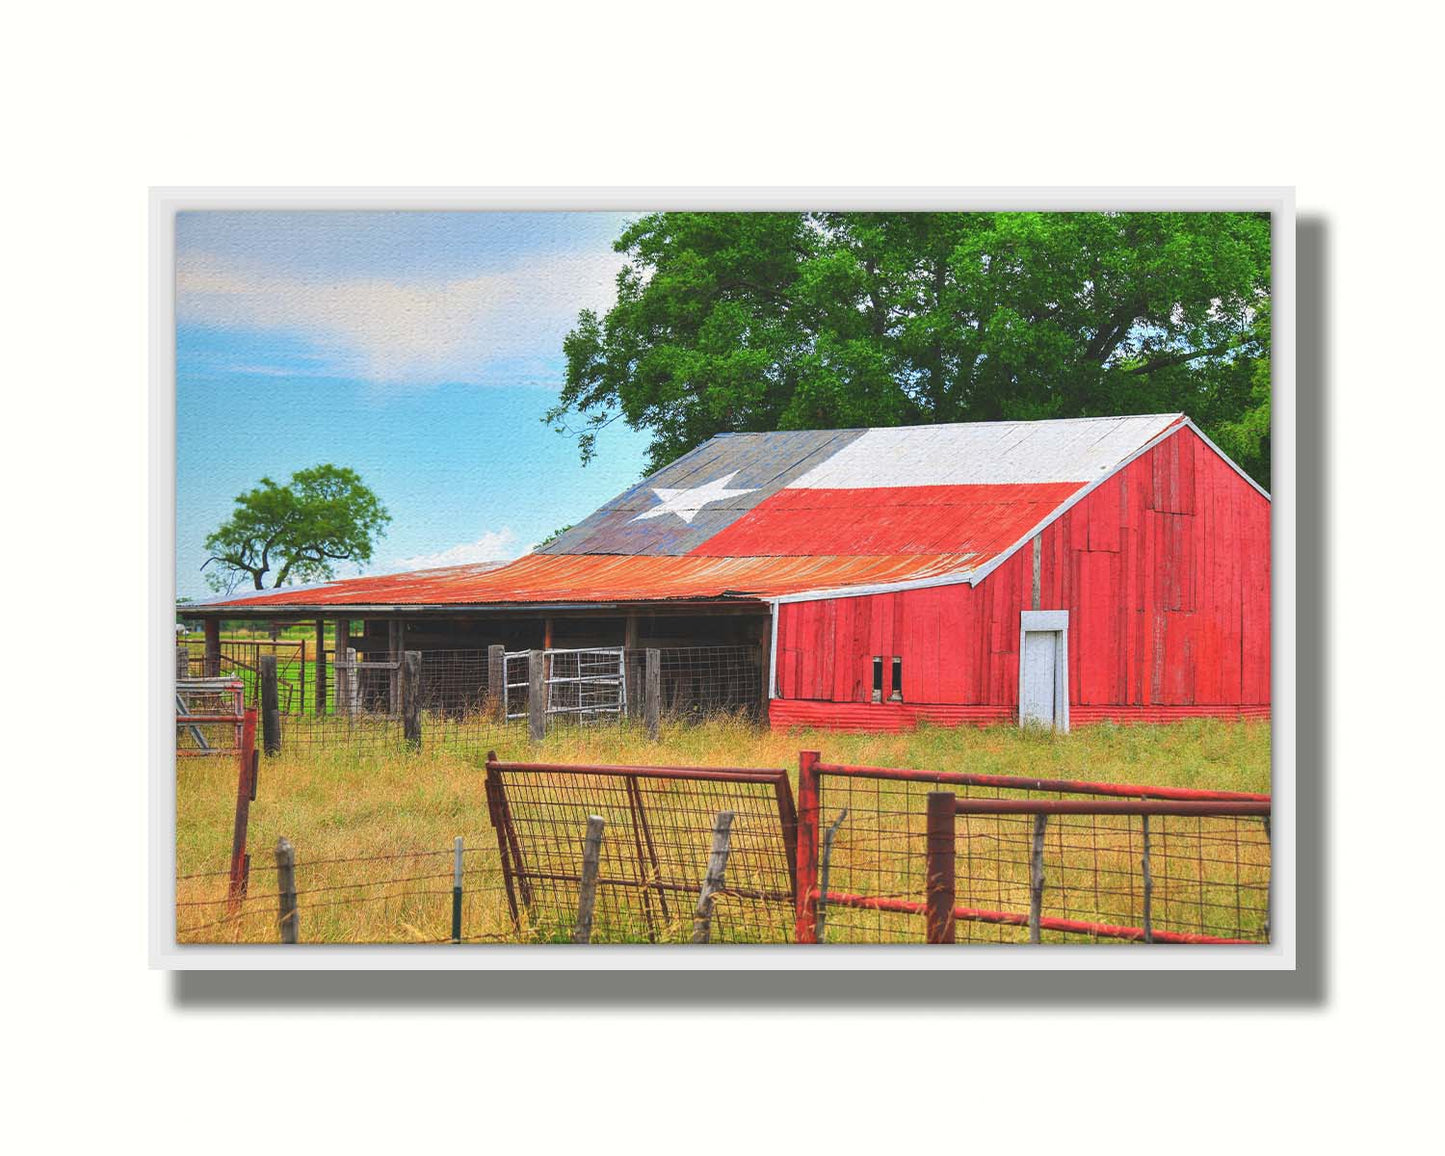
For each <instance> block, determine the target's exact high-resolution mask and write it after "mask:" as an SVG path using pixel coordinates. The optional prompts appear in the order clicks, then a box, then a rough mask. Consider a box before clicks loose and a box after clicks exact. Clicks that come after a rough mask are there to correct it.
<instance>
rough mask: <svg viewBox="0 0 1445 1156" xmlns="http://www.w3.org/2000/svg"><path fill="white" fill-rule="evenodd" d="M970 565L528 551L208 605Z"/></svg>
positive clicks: (784, 585)
mask: <svg viewBox="0 0 1445 1156" xmlns="http://www.w3.org/2000/svg"><path fill="white" fill-rule="evenodd" d="M970 566H971V559H969V558H968V557H966V556H960V555H948V554H890V555H883V556H869V557H781V558H756V557H747V558H709V557H701V556H698V555H685V556H683V557H680V558H675V557H666V556H660V555H651V554H634V555H617V554H528V555H526V556H525V557H523V558H518V559H517V560H516V561H515V562H511V563H508V564H507V565H506V566H502V567H499V568H493V569H483V568H481V567H475V566H451V567H447V568H446V569H441V570H415V571H411V572H409V573H406V574H386V575H380V576H377V577H372V578H351V579H347V580H345V581H340V582H332V583H329V584H327V585H325V586H317V587H312V588H310V589H306V590H284V589H283V590H278V591H276V592H275V593H273V594H262V595H253V596H251V597H248V598H243V599H237V600H235V601H234V602H232V603H208V604H206V605H207V607H214V606H217V605H221V606H225V605H234V606H236V607H237V608H238V609H242V608H244V609H249V608H251V607H255V606H277V607H282V606H331V605H337V606H348V605H351V606H356V605H384V606H393V605H395V606H402V605H416V606H440V605H477V604H494V603H509V602H521V603H529V602H657V601H667V600H670V599H702V598H768V597H775V596H778V595H783V594H796V593H801V592H803V591H807V590H821V589H832V588H834V587H846V586H866V585H872V584H874V583H881V582H908V581H913V580H916V579H921V578H936V577H941V576H944V575H946V574H949V573H953V572H955V571H958V570H961V569H964V568H965V567H970ZM197 609H200V607H198V608H197Z"/></svg>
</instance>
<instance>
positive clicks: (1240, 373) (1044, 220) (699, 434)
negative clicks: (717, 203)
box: [547, 213, 1270, 486]
mask: <svg viewBox="0 0 1445 1156" xmlns="http://www.w3.org/2000/svg"><path fill="white" fill-rule="evenodd" d="M615 248H616V249H617V250H618V251H619V252H621V253H623V254H625V256H626V263H625V265H624V267H623V269H622V271H621V273H620V274H619V275H618V295H617V303H616V304H615V305H614V306H613V307H612V308H611V309H610V310H608V311H607V313H606V314H605V315H604V316H599V315H597V314H596V313H594V312H592V311H590V310H589V311H585V312H583V313H582V314H581V315H580V316H579V318H578V321H577V324H576V327H575V328H574V329H573V330H572V332H571V333H570V334H568V336H567V338H566V341H565V343H564V351H565V354H566V359H567V374H566V382H565V385H564V388H563V391H562V394H561V397H560V399H559V401H558V404H557V405H556V406H555V407H554V408H553V409H552V410H551V411H550V412H549V413H548V415H547V420H548V421H549V422H551V423H552V424H553V425H554V426H555V427H556V428H557V429H558V430H559V431H560V432H563V433H566V434H570V435H572V436H575V437H576V438H577V440H578V443H579V446H580V448H581V452H582V457H583V460H584V461H586V460H589V459H590V458H591V456H592V455H593V453H594V452H595V448H596V434H597V432H598V431H599V430H600V429H601V428H602V427H604V426H606V425H607V424H609V423H610V422H613V421H616V420H619V419H620V420H623V421H626V422H627V423H628V424H629V425H631V426H633V427H634V428H636V429H640V430H646V431H649V432H650V433H651V434H652V442H651V446H650V451H649V452H650V461H649V463H648V464H649V468H650V469H657V468H659V467H661V466H663V465H665V464H667V463H668V462H670V461H672V460H673V459H674V458H676V457H678V456H679V455H681V454H683V453H686V452H687V451H688V450H689V449H691V448H692V447H694V446H696V445H698V444H699V443H701V442H703V441H705V440H706V439H707V438H709V437H711V436H712V435H714V434H717V433H722V432H725V431H741V430H773V429H810V428H831V427H850V426H887V425H904V424H926V423H930V422H955V421H987V420H993V419H1000V418H1048V417H1087V416H1096V415H1107V414H1119V413H1151V412H1164V411H1169V410H1183V411H1185V412H1186V413H1188V414H1189V415H1190V416H1191V417H1193V418H1194V419H1195V420H1196V421H1198V422H1199V424H1200V425H1201V426H1202V428H1203V429H1204V430H1205V432H1206V433H1208V434H1209V435H1210V436H1211V437H1213V438H1214V439H1215V440H1216V441H1218V442H1220V443H1221V445H1222V446H1223V448H1224V449H1225V450H1226V451H1227V452H1228V453H1229V454H1230V455H1231V456H1233V457H1234V458H1235V460H1237V461H1238V462H1239V463H1240V464H1241V465H1242V466H1243V467H1244V468H1245V469H1246V470H1248V471H1249V472H1250V473H1251V474H1252V475H1253V476H1254V477H1255V478H1257V479H1258V480H1259V481H1260V482H1261V484H1263V485H1265V486H1268V484H1269V278H1270V247H1269V220H1268V217H1267V216H1265V215H1261V214H1255V213H654V214H651V215H649V216H645V217H643V218H641V219H640V220H638V221H636V222H634V223H632V224H631V225H630V226H629V227H628V228H626V229H625V230H624V232H623V233H622V235H621V236H620V237H619V238H618V240H617V241H616V243H615Z"/></svg>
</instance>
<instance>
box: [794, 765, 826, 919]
mask: <svg viewBox="0 0 1445 1156" xmlns="http://www.w3.org/2000/svg"><path fill="white" fill-rule="evenodd" d="M821 757H822V756H821V755H819V754H818V752H817V751H799V752H798V838H797V853H798V870H797V878H798V884H797V886H798V893H797V895H796V896H795V897H794V914H795V918H794V922H793V939H794V940H795V941H796V942H798V943H816V942H817V904H818V770H817V767H818V761H819V759H820V758H821Z"/></svg>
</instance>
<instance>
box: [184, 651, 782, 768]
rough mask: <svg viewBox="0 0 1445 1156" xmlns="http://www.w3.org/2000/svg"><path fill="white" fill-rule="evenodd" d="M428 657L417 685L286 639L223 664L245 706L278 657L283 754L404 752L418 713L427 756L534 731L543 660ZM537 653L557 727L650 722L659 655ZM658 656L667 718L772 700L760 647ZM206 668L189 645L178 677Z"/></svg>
mask: <svg viewBox="0 0 1445 1156" xmlns="http://www.w3.org/2000/svg"><path fill="white" fill-rule="evenodd" d="M417 653H419V654H420V656H421V658H420V662H421V666H420V677H419V678H416V679H414V680H408V678H407V676H406V673H405V671H404V669H403V667H404V665H405V663H404V661H403V659H402V658H401V657H398V658H397V659H394V660H393V659H390V658H386V657H358V658H354V659H348V660H345V661H342V662H341V663H337V662H336V661H335V656H334V653H333V652H332V651H330V650H327V651H323V652H322V655H321V661H320V662H317V661H316V657H315V654H314V652H308V651H307V650H306V649H305V647H304V646H302V644H300V643H297V642H285V641H283V642H278V643H268V642H264V641H245V642H237V643H234V644H233V643H231V642H230V641H229V640H223V642H222V649H221V652H220V655H219V657H218V658H217V659H216V662H215V663H213V665H217V666H218V667H219V669H221V670H223V671H224V672H226V673H225V674H224V675H223V677H224V678H225V680H226V685H227V686H228V687H236V686H239V687H240V696H241V700H242V701H243V702H245V703H248V704H252V705H256V704H259V703H260V701H261V696H262V690H261V686H262V675H261V673H260V668H261V666H262V659H263V658H265V657H268V656H274V657H275V658H276V660H277V663H276V665H277V675H276V687H277V707H278V716H279V717H278V722H279V728H280V733H281V743H282V746H283V748H284V747H287V746H292V745H296V746H302V747H315V746H324V747H355V748H378V747H387V746H395V747H398V748H400V747H401V746H402V745H403V744H405V743H406V742H407V729H406V715H407V712H408V709H411V710H412V711H413V712H414V716H415V720H416V723H417V724H418V729H419V734H420V743H419V745H420V746H421V747H422V748H423V749H439V748H445V747H470V748H476V749H480V750H485V749H486V748H487V747H489V746H494V745H498V744H501V743H505V742H508V741H510V740H513V739H516V738H518V737H519V736H525V735H526V734H527V719H528V716H529V714H530V694H531V693H532V692H531V678H530V672H529V663H530V658H531V654H532V653H533V652H531V651H511V652H504V653H503V654H501V655H499V656H494V655H493V654H491V653H489V651H488V650H484V649H470V650H461V649H459V650H424V651H420V652H417ZM538 653H540V654H541V656H542V659H541V661H542V663H543V668H544V669H543V677H542V681H541V694H542V696H543V706H542V713H543V717H544V719H545V726H546V727H548V728H550V727H556V726H568V725H599V724H600V725H614V724H617V723H620V722H622V721H623V720H625V719H629V718H633V719H638V718H641V717H642V713H643V709H644V699H645V698H646V695H647V689H646V686H647V681H646V677H645V669H646V662H647V661H648V659H647V654H648V653H649V652H648V651H645V650H626V649H624V648H622V647H596V648H587V649H551V650H544V651H540V652H538ZM651 653H653V654H655V655H656V656H657V657H656V658H655V659H654V661H656V662H657V664H658V676H657V686H658V690H657V692H656V694H657V699H658V702H657V708H658V713H659V714H660V715H661V716H662V717H672V718H677V719H683V720H691V721H701V720H702V719H704V718H706V717H707V716H709V715H714V714H737V713H739V712H754V713H755V712H756V711H757V710H758V708H759V706H760V704H761V701H762V688H763V673H762V664H761V659H760V657H759V653H758V651H757V649H756V648H755V647H746V646H719V647H677V648H670V649H661V650H654V651H652V652H651ZM308 655H309V657H308ZM498 658H500V659H501V662H500V665H498V663H497V659H498ZM206 661H207V660H206V657H205V655H204V653H203V652H202V651H200V650H197V649H196V648H195V647H194V646H191V645H189V644H188V645H187V648H186V649H184V650H183V651H181V652H179V660H178V670H179V669H180V665H181V664H182V663H183V664H185V666H186V669H188V670H195V671H200V670H203V669H205V667H206ZM193 681H205V680H203V679H200V680H193ZM318 703H319V707H320V709H319V710H318ZM201 733H202V737H203V738H204V732H201ZM191 745H199V742H198V741H197V740H196V739H195V736H194V734H192V735H190V736H187V735H182V734H179V733H178V737H177V749H178V750H184V749H186V747H187V746H191Z"/></svg>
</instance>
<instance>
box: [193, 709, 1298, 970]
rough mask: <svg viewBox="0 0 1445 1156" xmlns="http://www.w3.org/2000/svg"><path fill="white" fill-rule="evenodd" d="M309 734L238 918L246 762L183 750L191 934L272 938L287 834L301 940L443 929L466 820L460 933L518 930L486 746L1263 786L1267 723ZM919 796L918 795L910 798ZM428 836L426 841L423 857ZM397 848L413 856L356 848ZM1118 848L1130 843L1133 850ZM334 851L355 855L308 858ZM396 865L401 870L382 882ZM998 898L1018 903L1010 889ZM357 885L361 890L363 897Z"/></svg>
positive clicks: (268, 800)
mask: <svg viewBox="0 0 1445 1156" xmlns="http://www.w3.org/2000/svg"><path fill="white" fill-rule="evenodd" d="M288 721H290V720H288ZM302 733H303V728H302V727H301V726H300V725H299V724H297V723H295V722H294V721H293V722H291V729H290V731H289V738H290V741H289V742H288V744H287V747H286V749H285V750H284V751H283V753H282V754H281V756H279V757H277V758H271V759H264V758H263V759H262V761H261V773H260V790H259V793H258V798H257V801H256V802H255V803H253V804H252V805H251V812H250V838H249V846H250V848H251V852H252V883H251V888H250V893H251V895H252V896H253V898H251V899H250V900H248V902H247V904H246V905H245V907H244V909H243V913H242V915H241V917H240V918H237V919H234V920H231V921H229V922H218V921H219V920H221V919H223V918H225V916H226V912H227V908H226V906H225V904H224V902H222V901H223V900H224V897H225V887H226V881H225V877H224V874H222V873H223V872H224V871H225V869H226V867H227V864H228V862H229V855H230V844H231V829H232V818H233V813H234V806H235V797H236V780H237V767H236V763H235V760H234V759H232V758H226V757H216V758H204V759H200V758H196V759H182V760H178V762H179V764H180V765H179V767H178V769H177V784H176V792H177V845H176V851H177V872H178V874H179V875H181V876H189V875H197V874H202V877H199V878H190V879H182V880H181V882H180V883H179V884H178V887H177V900H178V902H179V903H180V904H182V906H179V907H178V910H177V926H178V928H181V929H183V931H185V929H194V930H190V931H186V933H185V934H182V935H181V936H180V938H181V939H182V940H183V941H196V942H247V941H260V942H274V940H275V913H276V900H275V898H274V897H273V895H274V891H275V883H274V880H275V868H274V859H273V857H272V850H273V848H274V847H275V845H276V841H277V839H278V838H279V837H280V836H282V835H284V836H286V837H287V838H288V839H289V840H290V841H291V843H292V844H293V845H294V847H295V849H296V858H297V860H298V862H299V863H301V864H302V865H303V866H302V867H301V868H300V869H299V871H298V878H297V886H298V888H299V889H300V890H301V891H302V895H301V901H300V903H301V937H302V940H303V941H306V942H331V943H357V942H420V941H426V940H436V939H439V938H443V937H445V936H446V935H447V933H448V930H449V927H450V911H451V899H450V887H451V881H450V867H451V859H450V848H451V845H452V840H453V838H454V837H455V836H457V835H461V836H462V837H463V838H464V840H465V843H466V847H467V848H468V855H467V864H468V870H469V871H471V872H475V873H474V874H469V876H468V878H467V902H466V911H465V931H466V934H467V935H468V936H470V937H479V938H481V937H490V936H497V937H505V936H508V935H510V934H511V927H510V921H509V918H508V915H507V907H506V903H505V898H504V895H503V892H502V889H501V879H500V873H499V869H498V866H497V852H496V836H495V833H494V831H493V830H492V827H491V825H490V823H489V822H488V819H487V815H486V807H485V801H484V799H485V796H484V788H483V783H484V777H485V776H484V770H483V760H484V757H485V752H486V749H487V747H488V746H493V747H495V749H496V750H497V752H498V754H499V755H500V756H501V757H502V758H504V759H512V760H517V761H528V760H533V759H541V760H546V761H558V762H601V763H639V764H673V765H697V766H718V765H728V766H758V767H786V768H796V766H797V758H798V752H799V751H800V750H818V751H821V752H822V753H823V757H824V758H825V760H827V761H830V762H842V763H864V764H871V765H882V766H896V767H922V768H929V769H936V770H949V771H970V772H975V773H983V774H999V775H1011V776H1031V777H1049V778H1072V779H1090V780H1097V781H1111V782H1130V783H1139V784H1149V785H1168V786H1182V787H1196V788H1211V789H1223V790H1235V791H1268V790H1269V755H1270V728H1269V724H1267V723H1258V722H1242V723H1232V722H1222V721H1217V720H1207V719H1206V720H1196V721H1190V722H1184V723H1177V724H1172V725H1168V726H1122V727H1116V726H1107V725H1105V726H1094V727H1088V728H1083V729H1080V730H1078V731H1075V732H1074V733H1073V734H1070V735H1058V736H1056V735H1051V734H1048V733H1039V732H1030V731H1021V730H1018V729H1017V728H1013V727H990V728H968V727H965V728H958V729H947V728H935V727H921V728H919V729H918V730H917V731H913V732H906V733H902V734H893V735H872V734H870V735H850V734H839V733H835V732H818V731H798V732H791V733H778V732H773V731H769V730H765V729H761V728H758V727H756V726H754V725H751V724H750V723H747V722H745V721H741V720H733V719H715V720H711V721H708V722H705V723H702V724H700V725H692V724H685V723H669V724H665V725H664V727H663V731H662V734H661V735H660V737H659V739H658V740H657V741H655V742H654V741H650V740H649V739H648V738H647V737H646V735H645V733H644V732H643V731H642V730H641V728H640V727H637V726H634V725H630V724H623V725H620V726H609V727H595V728H558V729H557V730H556V731H554V732H553V733H552V734H551V735H549V736H548V738H547V739H546V740H545V741H544V742H542V743H540V744H532V743H530V742H528V741H527V739H526V737H525V733H524V732H523V731H522V730H521V728H519V727H517V726H512V727H508V728H506V729H500V728H499V729H495V730H492V731H490V732H482V733H478V732H472V733H466V732H462V733H461V734H459V735H458V736H456V737H454V738H452V739H449V740H447V741H439V742H433V741H429V742H428V744H427V748H426V749H425V750H423V751H422V752H420V753H410V752H407V751H405V750H404V749H401V747H400V744H398V743H384V744H367V745H359V746H353V747H348V746H325V745H319V744H309V745H308V744H305V743H303V742H301V741H299V739H300V738H301V736H302ZM920 797H921V796H920ZM825 803H826V799H825ZM909 807H910V809H916V808H914V807H913V803H912V801H911V799H910V803H909ZM826 817H827V816H825V818H826ZM898 834H899V837H900V838H903V837H904V835H903V833H902V832H899V833H898ZM578 838H579V841H580V838H581V833H580V831H579V833H578ZM421 852H429V853H431V854H429V855H426V856H419V855H418V853H421ZM403 853H405V854H409V855H418V857H415V858H405V859H380V860H374V861H368V860H364V859H362V860H359V861H357V857H362V856H381V855H396V854H403ZM859 853H861V852H859ZM850 854H855V853H854V852H850V851H849V850H848V841H847V838H846V836H845V837H843V838H842V839H840V843H839V848H838V857H837V858H835V861H834V863H835V872H836V874H835V878H834V881H833V887H834V889H835V890H846V887H842V886H840V882H841V883H847V881H848V874H847V872H848V870H849V869H850V867H849V856H850ZM961 854H962V852H961ZM1120 854H1121V855H1126V854H1132V851H1127V848H1125V850H1121V851H1120ZM340 858H345V859H348V860H353V861H350V862H346V863H332V864H322V865H318V866H313V867H307V866H305V864H307V863H313V862H315V861H318V860H323V859H340ZM860 862H861V860H855V868H854V869H858V870H860V871H861V868H859V867H858V866H857V864H858V863H860ZM1121 862H1122V860H1121ZM961 863H962V860H961ZM962 871H963V867H962V865H961V866H960V872H962ZM980 877H981V878H983V879H984V883H983V884H979V886H985V884H988V879H987V877H986V876H980ZM397 878H402V879H405V880H406V882H403V883H398V884H394V885H390V886H388V885H385V884H384V883H383V882H382V881H384V880H388V879H397ZM1016 883H1017V880H1016V879H1015V880H1012V881H1011V882H1010V884H1009V885H1010V886H1011V887H1014V886H1015V885H1016ZM357 884H360V885H359V886H354V885H357ZM910 885H911V884H910ZM900 886H901V884H900ZM992 886H993V889H994V892H995V893H998V894H1003V892H1002V884H999V883H998V882H997V881H994V883H993V884H992ZM986 889H987V887H986V886H985V890H986ZM403 892H407V893H410V894H405V895H403V894H402V893H403ZM418 892H424V893H425V894H417V893H418ZM960 894H961V895H962V894H963V892H962V891H961V892H960ZM382 896H391V897H390V898H384V899H383V898H379V897H382ZM1004 898H1005V899H1007V901H1009V902H1010V903H1014V904H1017V902H1018V896H1017V894H1016V893H1015V892H1014V891H1011V892H1009V893H1008V894H1007V895H1005V896H1004ZM359 899H366V900H367V901H366V902H356V900H359ZM960 902H962V899H961V900H960ZM862 922H863V921H859V923H860V926H862ZM841 923H842V920H841V919H840V924H841ZM879 926H880V927H881V921H880V923H879ZM547 934H551V932H547ZM877 937H879V938H883V937H886V936H884V935H882V934H881V933H880V934H879V935H878V936H877Z"/></svg>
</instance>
